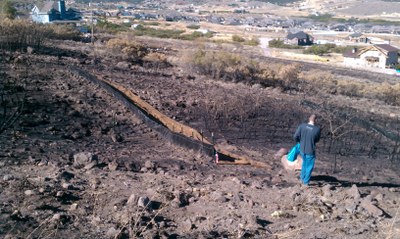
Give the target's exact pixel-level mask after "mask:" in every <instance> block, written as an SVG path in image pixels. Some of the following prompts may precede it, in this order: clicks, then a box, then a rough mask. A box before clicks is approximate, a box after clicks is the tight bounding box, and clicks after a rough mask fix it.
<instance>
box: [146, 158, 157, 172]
mask: <svg viewBox="0 0 400 239" xmlns="http://www.w3.org/2000/svg"><path fill="white" fill-rule="evenodd" d="M144 167H145V168H146V169H148V170H154V169H155V167H156V164H155V163H154V162H153V161H150V160H147V161H146V162H145V163H144Z"/></svg>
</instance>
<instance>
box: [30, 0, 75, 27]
mask: <svg viewBox="0 0 400 239" xmlns="http://www.w3.org/2000/svg"><path fill="white" fill-rule="evenodd" d="M31 17H32V20H33V21H34V22H37V23H52V22H60V21H74V20H79V19H80V18H81V15H80V13H79V12H78V11H76V10H74V9H72V8H69V9H68V10H67V9H66V7H65V1H64V0H59V1H57V2H55V1H48V2H45V3H44V4H43V5H35V6H34V7H33V9H32V12H31Z"/></svg>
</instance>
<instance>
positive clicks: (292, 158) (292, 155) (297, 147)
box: [287, 143, 300, 162]
mask: <svg viewBox="0 0 400 239" xmlns="http://www.w3.org/2000/svg"><path fill="white" fill-rule="evenodd" d="M299 153H300V143H297V144H296V145H295V146H294V147H293V148H292V149H291V150H290V151H289V153H288V155H287V160H288V161H290V162H294V161H295V160H296V159H297V156H298V155H299Z"/></svg>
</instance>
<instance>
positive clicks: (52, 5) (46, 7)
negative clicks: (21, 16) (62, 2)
mask: <svg viewBox="0 0 400 239" xmlns="http://www.w3.org/2000/svg"><path fill="white" fill-rule="evenodd" d="M37 8H38V9H39V11H40V12H50V11H51V10H52V9H55V10H57V11H58V4H57V2H55V1H48V2H45V3H43V4H41V5H37Z"/></svg>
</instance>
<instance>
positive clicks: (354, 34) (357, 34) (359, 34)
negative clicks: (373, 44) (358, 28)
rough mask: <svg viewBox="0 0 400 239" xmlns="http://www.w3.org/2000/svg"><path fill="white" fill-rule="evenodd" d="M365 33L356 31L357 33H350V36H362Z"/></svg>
mask: <svg viewBox="0 0 400 239" xmlns="http://www.w3.org/2000/svg"><path fill="white" fill-rule="evenodd" d="M362 35H363V34H362V33H360V32H355V33H353V34H351V35H349V37H353V38H355V37H360V36H362Z"/></svg>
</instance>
